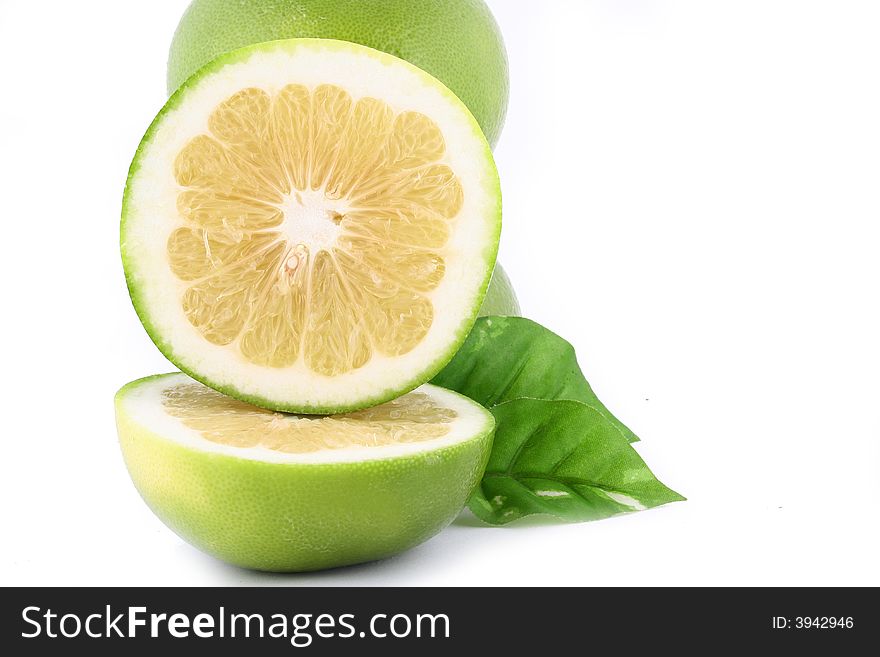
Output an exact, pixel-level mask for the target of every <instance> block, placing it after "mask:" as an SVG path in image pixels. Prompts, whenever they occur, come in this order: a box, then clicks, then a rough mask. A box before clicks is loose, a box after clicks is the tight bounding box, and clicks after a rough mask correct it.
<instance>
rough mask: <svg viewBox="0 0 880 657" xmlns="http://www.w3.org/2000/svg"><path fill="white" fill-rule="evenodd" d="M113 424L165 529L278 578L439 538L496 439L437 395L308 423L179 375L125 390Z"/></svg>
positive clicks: (457, 398) (423, 393) (469, 412)
mask: <svg viewBox="0 0 880 657" xmlns="http://www.w3.org/2000/svg"><path fill="white" fill-rule="evenodd" d="M116 418H117V426H118V430H119V440H120V444H121V446H122V453H123V455H124V457H125V462H126V465H127V466H128V470H129V473H130V474H131V477H132V480H133V481H134V484H135V486H136V487H137V489H138V491H139V492H140V494H141V496H142V497H143V498H144V500H145V501H146V502H147V504H148V505H149V506H150V508H151V509H152V510H153V511H154V512H155V514H156V515H157V516H158V517H159V518H160V519H161V520H162V521H163V522H164V523H165V524H166V525H168V527H170V528H171V529H172V530H174V531H175V532H176V533H177V534H178V535H180V536H181V537H183V538H184V539H185V540H187V541H189V542H190V543H192V544H193V545H194V546H196V547H198V548H200V549H201V550H203V551H205V552H207V553H209V554H211V555H213V556H215V557H217V558H219V559H222V560H223V561H226V562H228V563H232V564H235V565H237V566H241V567H245V568H252V569H258V570H268V571H285V572H292V571H307V570H318V569H323V568H331V567H335V566H343V565H348V564H354V563H359V562H364V561H371V560H374V559H380V558H383V557H386V556H390V555H392V554H396V553H398V552H400V551H402V550H405V549H407V548H410V547H413V546H415V545H417V544H419V543H421V542H423V541H425V540H427V539H428V538H430V537H431V536H433V535H434V534H436V533H437V532H439V531H440V530H441V529H443V528H444V527H445V526H446V525H448V524H449V523H450V522H451V521H452V520H453V519H454V518H455V516H456V515H457V514H458V512H459V511H460V510H461V509H462V508H463V506H464V504H465V502H466V501H467V499H468V497H469V496H470V494H471V493H472V492H473V490H474V489H475V487H476V486H477V485H478V483H479V481H480V477H481V476H482V473H483V470H484V468H485V466H486V462H487V459H488V455H489V450H490V447H491V443H492V434H493V431H494V426H495V423H494V420H493V418H492V415H491V414H490V413H489V412H488V411H486V410H485V409H484V408H483V407H481V406H479V405H477V404H476V403H475V402H472V401H471V400H469V399H467V398H465V397H462V396H461V395H458V394H457V393H454V392H451V391H449V390H445V389H444V388H438V387H436V386H432V385H424V386H422V387H420V388H418V389H417V390H415V391H413V392H410V393H408V394H406V395H404V396H403V397H401V398H399V399H396V400H394V401H393V402H390V403H387V404H384V405H381V406H378V407H375V408H372V409H368V410H366V411H358V412H355V413H351V414H348V415H341V416H332V417H316V416H310V417H303V416H295V415H285V414H281V413H275V412H272V411H267V410H263V409H260V408H257V407H254V406H251V405H248V404H245V403H243V402H239V401H236V400H234V399H231V398H229V397H226V396H224V395H222V394H220V393H217V392H216V391H214V390H212V389H210V388H207V387H205V386H204V385H202V384H200V383H198V382H196V381H194V380H193V379H190V378H189V377H187V376H186V375H184V374H179V373H178V374H166V375H160V376H155V377H151V378H147V379H142V380H140V381H135V382H134V383H130V384H129V385H127V386H125V387H124V388H123V389H122V390H120V391H119V393H118V394H117V396H116Z"/></svg>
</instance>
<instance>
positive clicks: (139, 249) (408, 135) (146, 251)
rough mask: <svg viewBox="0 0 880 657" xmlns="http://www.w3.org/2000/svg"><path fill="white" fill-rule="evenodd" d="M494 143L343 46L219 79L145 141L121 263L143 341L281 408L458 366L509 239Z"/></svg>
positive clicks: (304, 43)
mask: <svg viewBox="0 0 880 657" xmlns="http://www.w3.org/2000/svg"><path fill="white" fill-rule="evenodd" d="M499 189H500V187H499V181H498V175H497V171H496V169H495V165H494V162H493V159H492V154H491V151H490V149H489V145H488V143H487V142H486V140H485V138H484V137H483V134H482V132H481V130H480V127H479V126H478V124H477V123H476V121H475V120H474V118H473V116H472V115H471V114H470V113H469V112H468V110H467V109H466V108H465V106H464V105H463V104H462V103H461V101H459V100H458V98H456V97H455V95H453V94H452V92H450V91H449V90H448V89H447V88H446V87H444V86H443V85H442V84H441V83H440V82H438V81H437V80H435V79H434V78H432V77H431V76H430V75H428V74H427V73H425V72H423V71H421V70H419V69H417V68H415V67H414V66H412V65H411V64H408V63H406V62H404V61H402V60H399V59H397V58H395V57H392V56H390V55H387V54H384V53H380V52H378V51H375V50H371V49H369V48H365V47H363V46H358V45H354V44H351V43H345V42H341V41H331V40H320V39H295V40H290V41H276V42H271V43H265V44H260V45H257V46H252V47H249V48H246V49H243V50H239V51H235V52H233V53H230V54H227V55H224V56H222V57H221V58H220V59H218V60H216V61H214V62H213V63H212V64H209V65H208V66H207V67H206V68H204V69H202V70H201V71H200V72H199V73H197V74H196V75H195V76H194V77H193V78H191V79H190V80H189V81H188V82H187V83H186V84H185V85H183V87H182V88H181V89H180V90H179V91H178V92H177V93H176V94H175V95H174V96H173V97H172V98H171V99H170V100H169V102H168V104H167V105H166V106H165V108H164V109H163V110H162V112H161V113H160V114H159V116H158V117H157V118H156V120H155V121H154V123H153V125H152V126H151V127H150V129H149V131H148V132H147V135H146V136H145V137H144V139H143V141H142V143H141V145H140V148H139V149H138V152H137V155H136V156H135V158H134V162H133V163H132V167H131V172H130V175H129V179H128V185H127V187H126V192H125V201H124V206H123V220H122V235H121V237H122V254H123V262H124V265H125V272H126V277H127V280H128V285H129V290H130V292H131V296H132V300H133V302H134V305H135V308H136V309H137V311H138V314H139V315H140V317H141V320H142V322H143V324H144V326H145V327H146V329H147V331H148V333H149V334H150V336H151V337H152V339H153V340H154V342H155V343H156V344H157V345H158V346H159V348H160V349H161V350H162V352H163V353H164V354H165V355H166V356H167V357H168V358H169V359H170V360H171V361H172V362H173V363H175V364H176V365H177V366H178V367H179V368H180V369H182V370H184V371H185V372H187V373H189V374H190V375H191V376H193V377H194V378H196V379H198V380H199V381H201V382H203V383H205V384H207V385H209V386H211V387H213V388H215V389H217V390H220V391H222V392H224V393H226V394H229V395H231V396H233V397H236V398H238V399H242V400H245V401H248V402H250V403H253V404H256V405H258V406H262V407H266V408H271V409H275V410H283V411H291V412H302V413H338V412H343V411H348V410H355V409H359V408H366V407H368V406H372V405H375V404H379V403H382V402H385V401H388V400H390V399H394V398H396V397H398V396H400V395H401V394H402V393H405V392H407V391H409V390H412V389H413V388H415V387H417V386H418V385H420V384H422V383H424V382H425V381H427V380H429V379H430V378H431V377H432V376H433V375H434V374H436V373H437V372H438V371H439V370H440V369H441V368H442V367H443V366H444V365H445V364H446V363H447V362H448V361H449V359H450V358H451V357H452V355H453V354H454V353H455V351H456V350H457V348H458V347H459V346H460V344H461V343H462V341H463V340H464V338H465V336H466V335H467V333H468V331H469V330H470V328H471V326H472V325H473V322H474V319H475V318H476V315H477V312H478V310H479V308H480V304H481V302H482V301H483V297H484V295H485V292H486V287H487V285H488V283H489V278H490V275H491V273H492V268H493V266H494V263H495V257H496V253H497V248H498V239H499V234H500V227H501V205H500V191H499Z"/></svg>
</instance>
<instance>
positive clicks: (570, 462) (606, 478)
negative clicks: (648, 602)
mask: <svg viewBox="0 0 880 657" xmlns="http://www.w3.org/2000/svg"><path fill="white" fill-rule="evenodd" d="M491 410H492V414H493V415H494V416H495V420H496V423H497V425H496V429H495V443H494V445H493V447H492V454H491V456H490V457H489V464H488V466H487V468H486V474H485V475H484V476H483V481H482V483H481V485H480V488H479V490H478V491H477V492H476V493H475V494H474V496H473V497H472V498H471V500H470V502H469V503H468V506H469V507H470V509H471V511H473V512H474V513H475V514H476V515H477V516H478V517H480V518H481V519H482V520H484V521H486V522H488V523H490V524H496V525H503V524H506V523H508V522H511V521H513V520H516V519H518V518H522V517H523V516H527V515H532V514H536V513H540V514H549V515H552V516H555V517H557V518H559V519H562V520H566V521H580V520H598V519H600V518H607V517H609V516H613V515H617V514H619V513H627V512H631V511H641V510H643V509H648V508H651V507H655V506H659V505H661V504H666V503H668V502H676V501H681V500H684V498H683V497H682V496H681V495H679V494H678V493H676V492H675V491H673V490H671V489H669V488H667V487H666V486H664V485H663V484H662V483H660V482H659V481H658V480H657V478H656V477H655V476H654V475H653V473H652V472H651V471H650V470H649V469H648V466H647V465H645V462H644V461H643V460H642V458H641V457H640V456H639V455H638V453H637V452H636V450H635V449H633V447H632V445H630V444H629V442H628V441H627V440H626V439H625V438H624V437H623V436H622V435H621V433H620V431H618V430H617V428H616V427H615V426H614V425H613V424H612V423H611V422H610V421H609V419H608V418H607V417H606V416H605V415H604V414H603V413H602V412H601V411H600V410H599V409H597V408H594V407H592V406H590V405H588V404H584V403H581V402H576V401H567V400H557V401H548V400H540V399H516V400H513V401H509V402H505V403H502V404H499V405H497V406H495V407H494V408H492V409H491Z"/></svg>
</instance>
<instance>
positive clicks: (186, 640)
mask: <svg viewBox="0 0 880 657" xmlns="http://www.w3.org/2000/svg"><path fill="white" fill-rule="evenodd" d="M876 599H877V594H876V591H874V590H868V589H543V588H534V589H521V588H520V589H514V588H510V589H424V588H423V589H365V588H357V589H347V588H320V589H315V588H271V589H264V588H260V589H255V588H242V589H231V588H223V589H210V588H208V589H159V588H156V589H4V590H3V600H2V606H0V613H2V616H0V624H2V637H0V648H3V649H4V652H5V654H7V655H21V654H64V653H62V652H61V651H63V650H66V649H71V648H72V649H82V650H86V651H88V654H90V655H105V654H106V655H119V654H125V653H124V652H120V651H125V650H126V649H127V648H129V647H134V646H136V645H142V646H145V647H149V648H155V649H161V650H162V653H163V655H177V654H180V655H184V654H186V655H191V654H192V651H193V650H194V649H200V648H201V649H208V650H211V651H212V652H214V653H215V654H220V655H225V654H241V651H242V650H250V649H254V650H256V651H257V652H253V653H249V654H259V655H285V654H293V653H297V652H306V653H309V654H315V655H322V654H328V655H331V654H336V655H338V654H347V653H348V652H354V651H360V650H364V649H366V650H382V651H384V652H386V653H387V654H414V653H413V651H418V652H417V653H415V654H420V655H434V654H437V655H440V654H449V651H450V650H462V649H466V650H470V651H476V650H481V651H483V650H488V651H491V652H493V653H495V652H496V651H511V654H517V655H522V654H528V653H529V652H531V651H535V654H540V655H542V657H547V656H550V655H552V654H553V653H554V652H558V653H571V652H572V651H575V652H579V653H587V652H596V651H597V650H599V649H600V647H603V646H604V647H606V648H605V649H604V650H603V652H608V651H609V650H608V649H607V648H608V647H610V648H611V650H610V652H612V653H613V652H619V653H622V654H630V653H632V651H633V650H634V649H635V648H649V649H663V650H667V649H668V650H675V649H682V648H697V649H705V650H714V649H716V648H719V647H724V648H726V649H737V648H741V649H744V650H745V649H754V648H756V647H762V648H763V647H766V648H767V649H786V648H788V649H794V648H801V647H809V648H810V649H812V650H829V651H832V650H833V651H834V653H829V654H855V652H848V651H849V650H853V651H854V650H855V648H856V647H857V646H867V645H873V644H874V643H875V642H876V640H877V639H880V632H878V607H880V603H877V602H876ZM872 639H873V641H872ZM74 644H75V645H74ZM8 649H12V652H9V650H8ZM34 650H36V651H37V652H33V651H34Z"/></svg>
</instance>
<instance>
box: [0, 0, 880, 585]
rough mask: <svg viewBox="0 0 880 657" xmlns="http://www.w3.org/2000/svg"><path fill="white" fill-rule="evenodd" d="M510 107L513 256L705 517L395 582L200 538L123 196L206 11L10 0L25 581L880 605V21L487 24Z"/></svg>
mask: <svg viewBox="0 0 880 657" xmlns="http://www.w3.org/2000/svg"><path fill="white" fill-rule="evenodd" d="M490 4H491V5H492V8H493V10H494V11H495V13H496V17H497V19H498V21H499V23H500V25H501V28H502V30H503V32H504V34H505V38H506V40H507V45H508V49H509V53H510V65H511V77H512V85H513V91H512V96H511V101H510V112H509V115H508V120H507V127H506V130H505V132H504V135H503V136H502V139H501V142H500V144H499V146H498V148H497V159H498V165H499V168H500V170H501V175H502V180H503V184H504V192H505V199H504V201H505V229H504V238H503V246H502V262H503V263H504V264H505V266H506V268H507V269H508V271H509V273H510V275H511V278H512V279H513V281H514V284H515V286H516V288H517V290H518V291H519V294H520V298H521V301H522V305H523V308H524V310H525V313H526V314H527V315H528V316H529V317H531V318H533V319H536V320H538V321H540V322H541V323H543V324H544V325H546V326H548V327H550V328H552V329H554V330H555V331H557V332H558V333H560V334H561V335H563V336H565V337H567V338H568V339H570V340H571V341H572V342H573V343H574V344H575V346H576V347H577V349H578V352H579V354H580V358H581V362H582V365H583V368H584V370H585V372H586V374H587V376H588V378H589V379H590V380H591V382H592V383H593V385H594V387H595V388H596V390H597V391H598V393H599V395H600V396H601V397H602V398H603V399H604V401H605V402H606V403H607V405H608V406H609V407H610V408H611V409H612V410H613V411H614V412H615V413H616V414H617V415H618V416H619V417H621V418H622V419H623V420H624V421H626V422H627V423H628V424H629V425H630V426H631V427H632V428H633V429H634V430H635V431H636V433H638V434H639V435H640V436H641V437H642V439H643V442H642V443H640V444H639V445H638V450H639V451H640V452H641V454H642V455H643V456H644V457H645V459H646V460H647V461H648V463H649V464H650V465H651V466H652V468H653V469H654V471H655V472H656V473H657V474H658V476H659V477H660V478H661V479H662V480H663V481H665V482H666V483H667V484H669V485H670V486H672V487H673V488H675V489H676V490H678V491H680V492H682V493H683V494H685V495H686V496H687V497H688V498H689V501H688V502H685V503H680V504H674V505H670V506H668V507H665V508H661V509H657V510H653V511H648V512H644V513H638V514H633V515H629V516H625V517H620V518H615V519H611V520H606V521H602V522H597V523H591V524H579V525H558V524H553V523H546V522H537V523H536V522H524V523H522V524H520V525H517V526H513V527H508V528H503V529H497V528H488V527H482V526H479V525H478V523H476V521H475V520H473V518H472V517H469V516H467V515H465V516H463V517H462V518H460V519H459V520H458V521H456V522H455V523H454V524H453V525H452V526H451V527H450V528H449V529H448V530H446V531H445V532H444V533H442V534H441V535H440V536H438V537H437V538H435V539H433V540H431V541H430V542H428V543H427V544H425V545H423V546H421V547H419V548H417V549H415V550H412V551H411V552H409V553H406V554H403V555H401V556H399V557H396V558H393V559H389V560H387V561H384V562H381V563H376V564H371V565H365V566H359V567H353V568H347V569H342V570H337V571H332V572H327V573H321V574H311V575H290V576H273V575H266V574H255V573H250V572H246V571H243V570H238V569H235V568H231V567H228V566H225V565H223V564H221V563H218V562H216V561H214V560H212V559H211V558H209V557H206V556H203V555H202V554H200V553H199V552H197V551H196V550H195V549H193V548H191V547H189V546H188V545H186V544H185V543H183V542H182V541H181V540H180V539H178V538H177V537H176V536H175V535H174V534H172V533H171V532H170V531H168V530H167V529H165V527H164V526H163V525H162V524H161V523H160V522H159V521H158V520H157V519H156V518H155V517H153V515H152V514H151V513H150V511H149V510H148V509H147V508H146V506H145V505H144V504H143V503H142V502H141V500H140V499H139V497H138V495H137V493H136V492H135V490H134V488H133V487H132V485H131V483H130V482H129V480H128V475H127V474H126V471H125V468H124V466H123V463H122V459H121V457H120V453H119V450H118V448H117V445H116V435H115V428H114V420H113V406H112V398H113V394H114V392H115V391H116V389H117V388H118V387H119V386H121V385H122V384H124V383H126V382H127V381H129V380H131V379H135V378H139V377H141V376H144V375H147V374H152V373H156V372H162V371H168V370H170V369H172V367H171V366H170V365H169V364H168V363H167V362H166V361H165V360H164V359H163V358H162V356H161V355H160V354H159V353H158V352H157V351H156V349H155V348H154V347H153V345H152V344H151V342H150V341H149V339H148V338H147V335H146V333H145V332H144V331H143V330H142V328H141V326H140V324H139V322H138V319H137V317H136V315H135V313H134V311H133V310H132V309H131V306H130V303H129V301H128V296H127V293H126V289H125V285H124V282H123V276H122V268H121V264H120V260H119V255H118V233H117V230H118V220H119V210H120V199H121V195H122V189H123V183H124V180H125V175H126V171H127V167H128V164H129V161H130V159H131V156H132V155H133V153H134V151H135V148H136V147H137V144H138V142H139V140H140V137H141V135H142V134H143V132H144V130H145V129H146V127H147V125H148V124H149V122H150V120H151V119H152V117H153V115H154V114H155V113H156V111H157V110H158V109H159V108H160V107H161V105H162V104H163V102H164V98H165V58H166V53H167V48H168V45H169V43H170V39H171V36H172V33H173V30H174V28H175V26H176V23H177V20H178V18H179V16H180V14H181V13H182V12H183V10H184V8H185V6H186V1H185V0H173V1H172V0H162V1H160V2H146V1H143V2H135V1H133V0H130V1H127V2H119V1H118V0H100V1H99V0H80V1H79V2H63V1H61V0H55V1H52V2H31V1H29V0H0V73H2V75H0V82H2V91H0V194H2V203H0V208H2V209H0V220H2V233H0V235H2V242H0V244H2V256H0V268H2V270H0V274H2V277H0V281H2V286H3V289H2V296H0V300H2V306H0V308H2V310H0V317H2V320H0V331H2V334H0V338H2V350H3V352H2V360H0V366H2V370H3V375H4V383H2V384H0V386H2V388H3V394H4V396H3V411H4V413H3V419H2V429H0V436H2V442H3V457H2V463H3V466H2V475H0V500H2V505H3V510H2V519H3V520H2V522H3V535H4V536H3V539H2V542H0V551H2V558H0V583H2V584H4V585H9V584H20V585H38V584H84V585H92V584H94V585H98V584H106V585H120V586H129V585H138V584H140V585H154V584H200V585H220V584H267V585H297V584H330V585H341V584H353V585H360V584H375V585H391V584H397V585H429V584H441V585H447V584H449V585H451V584H473V585H481V584H501V585H504V584H510V585H514V584H516V585H519V584H526V585H532V584H535V585H538V584H551V585H556V584H582V585H592V584H596V585H598V584H602V585H635V584H673V585H677V584H697V585H703V584H732V585H741V584H766V585H778V584H796V585H806V584H820V585H826V584H841V585H858V584H873V585H878V584H880V566H878V559H877V555H878V548H880V540H878V539H880V530H878V522H880V511H878V502H880V482H878V474H880V446H878V434H880V414H878V392H880V379H878V373H880V311H878V301H880V300H878V296H880V295H878V286H880V259H878V256H877V254H878V243H880V229H878V225H880V223H878V222H880V193H878V191H880V85H878V75H880V39H878V38H877V34H878V31H880V4H878V3H876V2H873V1H870V0H866V1H864V2H856V1H832V0H827V1H825V2H815V1H808V0H790V1H783V0H739V1H738V2H705V1H704V0H692V1H689V2H688V1H684V0H682V1H674V0H668V1H665V2H664V1H662V0H658V1H656V2H649V1H647V0H642V1H638V0H603V1H593V2H589V1H584V0H568V1H565V0H556V1H550V0H542V1H541V2H534V1H528V2H526V1H512V0H496V1H494V2H490Z"/></svg>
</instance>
